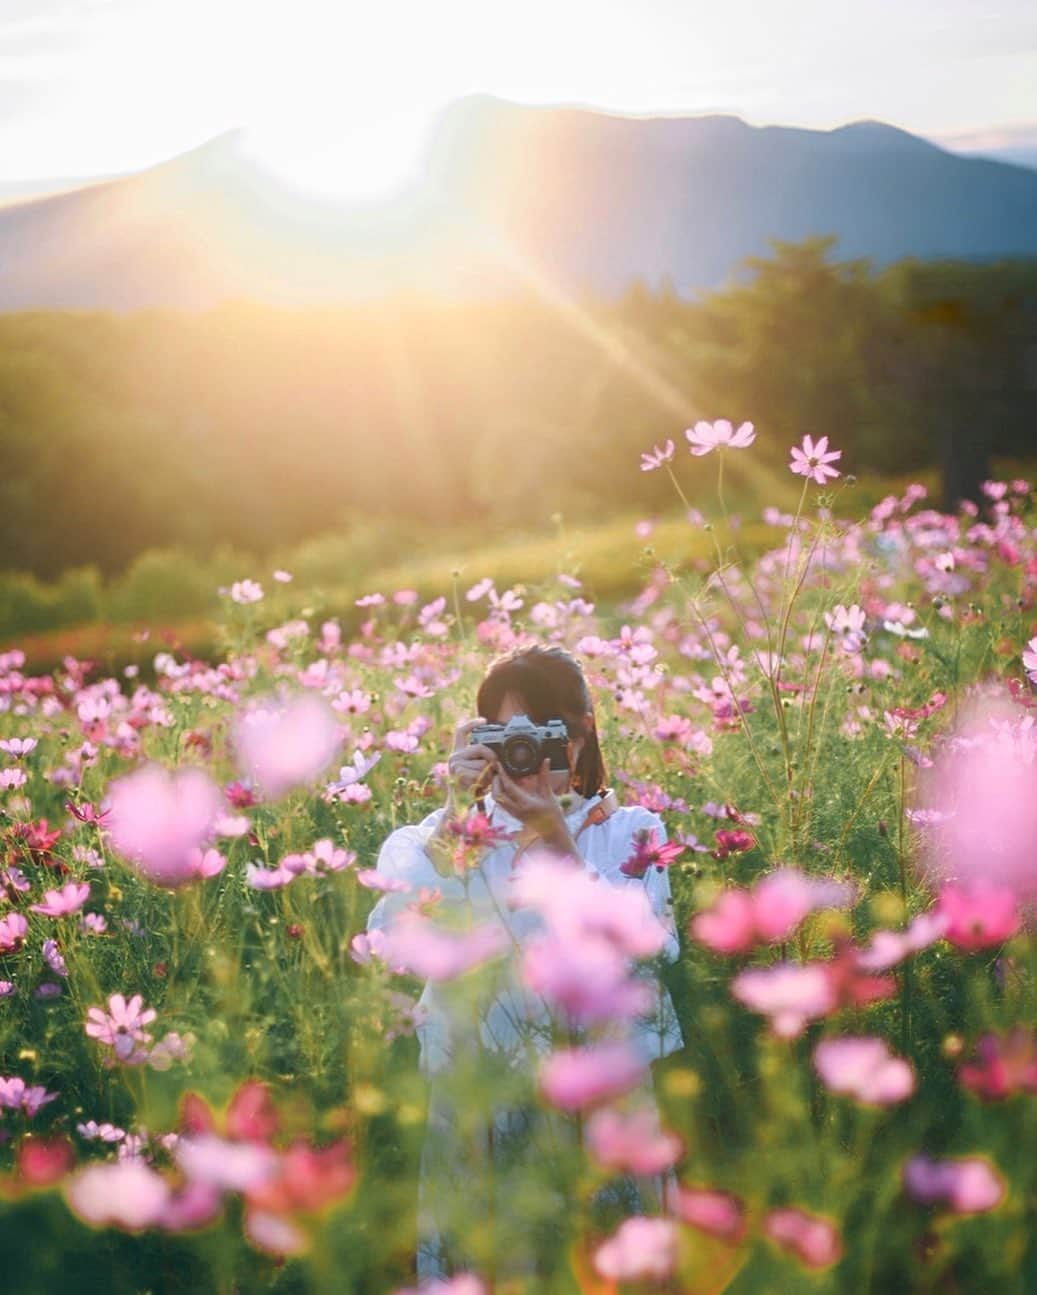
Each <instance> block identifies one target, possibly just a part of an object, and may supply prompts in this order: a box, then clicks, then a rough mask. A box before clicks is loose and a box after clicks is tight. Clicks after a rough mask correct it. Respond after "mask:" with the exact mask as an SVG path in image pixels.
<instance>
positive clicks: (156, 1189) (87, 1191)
mask: <svg viewBox="0 0 1037 1295" xmlns="http://www.w3.org/2000/svg"><path fill="white" fill-rule="evenodd" d="M171 1197H172V1192H171V1191H170V1188H169V1184H168V1183H167V1182H166V1180H165V1179H164V1178H163V1177H162V1175H161V1174H158V1173H156V1172H155V1170H154V1169H150V1168H149V1167H148V1166H147V1165H146V1164H145V1163H144V1161H143V1160H138V1159H137V1158H135V1157H133V1158H130V1159H127V1160H117V1161H114V1162H111V1163H108V1164H94V1165H90V1166H89V1167H88V1168H86V1169H81V1170H80V1171H79V1172H78V1173H77V1174H75V1175H74V1176H73V1177H72V1178H70V1179H69V1180H68V1182H67V1183H66V1184H65V1198H66V1200H67V1201H68V1204H69V1207H70V1209H71V1210H72V1212H73V1214H76V1215H77V1216H78V1217H79V1218H81V1219H82V1220H83V1222H84V1223H89V1224H90V1225H91V1226H92V1227H95V1228H101V1227H108V1226H115V1227H119V1228H124V1229H125V1230H126V1231H128V1232H140V1231H143V1229H144V1228H151V1227H156V1226H157V1225H158V1224H159V1221H160V1220H161V1218H162V1216H163V1213H164V1212H165V1210H166V1208H167V1206H168V1205H169V1202H170V1199H171Z"/></svg>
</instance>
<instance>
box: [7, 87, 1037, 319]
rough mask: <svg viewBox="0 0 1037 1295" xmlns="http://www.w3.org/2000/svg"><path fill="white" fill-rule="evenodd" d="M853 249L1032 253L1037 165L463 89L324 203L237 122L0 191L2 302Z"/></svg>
mask: <svg viewBox="0 0 1037 1295" xmlns="http://www.w3.org/2000/svg"><path fill="white" fill-rule="evenodd" d="M825 234H834V235H836V236H837V238H838V245H837V254H838V255H839V256H841V257H847V258H849V257H858V256H864V257H870V258H871V259H872V260H873V261H875V262H876V263H877V264H880V265H881V264H885V263H888V262H891V261H895V260H899V259H902V258H904V257H918V258H921V259H934V258H947V257H954V258H965V259H976V260H980V259H995V258H1003V257H1010V256H1037V172H1033V171H1029V170H1026V169H1023V168H1021V167H1016V166H1012V165H1008V164H1005V163H1000V162H994V161H989V160H984V159H979V158H967V157H961V156H958V155H956V154H953V153H948V152H946V151H944V150H943V149H940V148H939V147H937V146H936V145H934V144H931V143H928V142H927V141H925V140H922V139H919V138H917V137H915V136H913V135H910V134H908V133H907V132H905V131H902V130H898V129H896V128H895V127H892V126H888V125H884V124H882V123H880V122H872V121H862V122H855V123H853V124H851V125H848V126H843V127H841V128H839V129H837V130H831V131H811V130H800V129H792V128H788V127H778V126H769V127H762V128H761V127H753V126H749V125H747V124H746V123H745V122H743V121H741V120H740V119H738V118H736V117H727V116H712V117H646V118H642V117H622V116H617V115H611V114H606V113H602V112H596V111H592V110H589V109H579V108H530V107H522V106H519V105H516V104H510V103H505V102H503V101H500V100H496V99H490V98H484V97H478V96H477V97H472V98H469V99H464V100H461V101H459V102H457V103H456V104H454V105H451V106H450V107H449V108H447V109H446V110H444V112H443V113H442V115H441V116H440V118H439V119H438V121H437V122H436V123H435V128H434V130H433V132H432V135H431V139H430V143H429V145H428V149H427V153H426V156H425V159H424V167H423V171H422V179H421V181H420V182H416V183H415V184H414V185H412V186H411V188H410V189H409V190H407V191H405V192H403V193H401V194H398V195H396V196H395V197H394V198H393V199H391V200H388V199H387V200H385V201H383V202H380V203H367V204H356V205H353V206H351V207H348V208H346V207H340V206H333V205H330V204H327V203H324V204H321V203H318V202H314V201H310V200H308V199H306V198H305V197H303V196H302V195H301V194H300V193H299V192H296V191H293V190H291V189H289V188H287V187H286V186H284V185H282V184H280V183H279V182H278V181H277V180H275V179H274V177H273V176H272V175H271V174H270V173H268V172H266V171H264V170H263V169H262V167H261V166H259V165H257V163H256V162H255V161H254V160H253V159H252V158H250V157H249V156H248V155H247V153H246V151H245V150H244V149H243V148H242V147H241V139H240V136H239V135H238V134H237V133H234V132H232V133H231V134H229V135H225V136H220V137H218V138H217V139H215V140H213V141H211V142H210V143H208V144H206V145H204V146H202V147H201V148H199V149H195V150H193V151H192V152H190V153H186V154H184V155H182V156H180V157H177V158H174V159H172V160H171V161H169V162H166V163H163V164H161V165H159V166H156V167H153V168H150V169H149V170H146V171H142V172H140V173H138V174H136V175H133V176H129V177H122V178H118V179H113V180H110V181H107V182H104V183H100V184H95V185H92V186H90V187H88V188H83V189H79V190H77V191H75V192H71V193H65V194H61V195H57V196H51V197H46V198H40V199H36V200H34V201H28V202H23V203H19V204H17V205H15V206H10V207H5V208H0V249H2V257H0V309H4V310H15V309H26V308H35V307H48V306H49V307H80V308H115V309H132V308H139V307H145V306H175V307H185V308H203V307H206V306H209V305H213V304H217V303H219V302H222V301H225V300H228V299H243V298H247V299H252V300H259V301H270V302H276V303H282V304H299V305H302V304H335V303H339V302H344V301H349V300H355V299H358V298H365V297H370V296H374V295H380V294H382V293H385V292H391V291H400V290H404V291H414V292H438V293H448V294H461V295H471V294H487V293H499V292H506V291H509V290H511V289H512V288H513V287H514V286H515V284H516V283H522V282H526V283H534V284H537V285H540V286H541V287H544V286H545V285H546V288H547V290H549V291H554V290H561V291H565V292H574V291H575V292H579V291H595V292H599V293H608V294H612V293H617V292H620V291H622V290H623V289H624V288H625V287H627V286H628V285H629V284H630V282H631V281H632V280H634V279H635V278H641V279H643V280H645V281H647V282H649V283H652V284H657V283H660V282H662V281H663V280H669V281H670V282H671V283H672V284H673V286H674V287H675V289H676V290H677V291H678V292H679V293H681V294H682V295H687V294H694V293H696V292H699V291H701V290H703V289H707V288H710V287H714V286H717V285H719V284H721V283H723V282H724V281H725V280H727V279H729V278H730V277H731V276H732V274H734V273H735V272H736V270H737V267H738V265H739V263H740V262H741V261H742V260H743V259H744V258H745V257H747V256H752V255H765V254H766V253H767V251H768V240H769V239H771V238H777V239H782V240H786V241H798V240H801V239H803V238H806V237H808V236H811V235H825Z"/></svg>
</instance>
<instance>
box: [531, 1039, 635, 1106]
mask: <svg viewBox="0 0 1037 1295" xmlns="http://www.w3.org/2000/svg"><path fill="white" fill-rule="evenodd" d="M645 1073H646V1067H645V1063H644V1061H643V1060H642V1059H641V1058H640V1057H639V1056H638V1055H637V1053H635V1052H634V1051H632V1050H631V1048H630V1047H629V1046H628V1045H627V1044H625V1043H610V1044H599V1045H596V1046H594V1047H589V1048H564V1049H562V1050H560V1051H558V1052H555V1053H553V1054H552V1055H551V1056H550V1057H548V1058H547V1060H546V1061H545V1062H544V1063H543V1065H542V1066H541V1068H540V1090H541V1092H542V1093H543V1094H544V1096H545V1097H546V1099H547V1100H548V1101H549V1102H550V1103H551V1105H552V1106H556V1107H558V1109H559V1110H563V1111H581V1110H586V1109H587V1108H588V1107H591V1106H597V1105H600V1104H601V1103H602V1102H607V1101H610V1100H611V1099H612V1098H613V1097H619V1096H621V1095H622V1094H623V1093H628V1092H629V1091H630V1090H631V1089H632V1088H635V1087H636V1086H637V1085H638V1084H639V1083H640V1082H641V1080H642V1079H643V1078H644V1076H645Z"/></svg>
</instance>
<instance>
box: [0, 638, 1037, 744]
mask: <svg viewBox="0 0 1037 1295" xmlns="http://www.w3.org/2000/svg"><path fill="white" fill-rule="evenodd" d="M1034 642H1035V643H1037V639H1034ZM38 745H39V739H38V738H35V737H7V738H4V739H3V741H0V751H3V752H4V753H5V754H6V755H10V756H14V758H15V759H16V760H20V759H21V758H22V756H25V755H29V754H31V753H32V752H33V751H35V750H36V747H37V746H38Z"/></svg>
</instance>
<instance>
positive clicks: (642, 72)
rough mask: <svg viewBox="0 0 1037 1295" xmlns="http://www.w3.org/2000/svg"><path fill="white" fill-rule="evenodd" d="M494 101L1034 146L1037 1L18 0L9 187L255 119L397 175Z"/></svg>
mask: <svg viewBox="0 0 1037 1295" xmlns="http://www.w3.org/2000/svg"><path fill="white" fill-rule="evenodd" d="M475 92H481V93H490V94H496V95H500V96H502V97H505V98H511V99H516V100H519V101H522V102H528V103H581V104H588V105H594V106H599V107H602V108H606V109H610V110H614V111H620V112H636V113H666V114H683V113H689V114H700V113H708V112H730V113H736V114H738V115H739V116H742V117H744V118H745V119H746V120H747V121H750V122H751V123H753V124H756V125H765V124H778V125H798V126H807V127H816V128H825V129H827V128H831V127H834V126H838V125H841V124H844V123H845V122H847V121H853V120H857V119H859V118H876V119H879V120H882V121H888V122H891V123H892V124H894V125H898V126H901V127H903V128H905V129H907V130H910V131H912V132H914V133H917V134H921V135H924V136H926V137H928V138H931V139H935V140H936V141H937V142H945V143H947V144H949V145H951V146H954V147H960V148H963V149H965V150H969V149H970V148H991V147H998V146H999V145H1000V144H1011V143H1015V144H1023V145H1029V144H1033V145H1034V146H1035V147H1037V3H1035V0H984V2H983V3H982V4H981V3H980V2H979V0H850V2H848V3H845V2H843V3H841V2H840V0H722V3H717V0H709V2H708V3H706V2H704V0H522V3H521V4H520V3H516V2H515V0H363V2H362V3H354V2H353V0H291V2H290V3H282V0H0V181H12V180H26V179H31V178H36V177H50V176H86V175H99V174H110V173H116V172H122V171H128V170H136V169H139V168H141V167H143V166H146V165H149V164H151V163H154V162H157V161H160V160H162V159H164V158H167V157H170V156H173V155H175V154H177V153H180V152H184V151H186V150H187V149H189V148H192V147H194V146H195V145H197V144H199V143H201V142H202V141H203V140H206V139H208V138H211V137H212V136H214V135H217V134H220V133H221V132H223V131H225V130H228V129H231V128H234V127H239V126H247V127H250V128H251V130H252V134H251V136H250V138H251V139H253V140H254V141H255V147H256V148H257V149H258V150H259V151H260V152H263V151H266V153H267V154H268V156H269V157H270V158H272V159H275V160H276V159H278V158H279V159H280V161H281V162H282V163H284V164H285V165H287V166H289V167H290V166H291V165H292V164H295V165H297V166H302V167H303V168H305V166H307V165H308V166H309V167H310V171H311V174H314V175H316V174H319V172H320V170H321V166H322V164H323V165H325V169H327V168H326V164H325V163H322V159H326V157H327V156H328V155H329V154H328V150H329V148H334V149H336V150H338V152H337V155H338V156H339V157H340V158H341V157H347V158H349V159H350V165H349V166H348V167H346V168H344V169H345V170H349V171H352V172H355V174H356V175H358V176H359V177H360V180H361V182H363V181H364V180H365V179H370V180H371V182H372V185H375V184H376V183H380V182H382V181H385V182H388V181H389V179H390V178H391V175H392V172H393V169H394V168H398V167H400V166H402V165H403V160H404V159H405V158H406V157H407V156H408V155H411V154H412V153H413V151H414V148H415V146H416V143H417V141H418V140H419V139H420V132H421V130H422V128H423V125H424V123H425V122H426V121H427V119H428V116H429V114H430V113H432V112H434V111H435V110H436V108H438V107H440V106H441V105H442V104H444V103H446V102H448V101H449V100H450V99H452V98H456V97H458V96H461V95H464V94H469V93H475Z"/></svg>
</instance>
